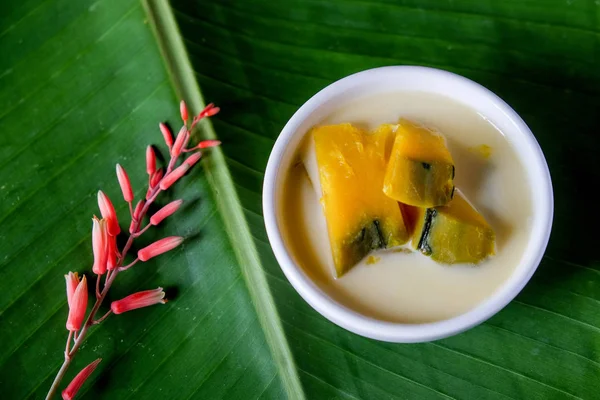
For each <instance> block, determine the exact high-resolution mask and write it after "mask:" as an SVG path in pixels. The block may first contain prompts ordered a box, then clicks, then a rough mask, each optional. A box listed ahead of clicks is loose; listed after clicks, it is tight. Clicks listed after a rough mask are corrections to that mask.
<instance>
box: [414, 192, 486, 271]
mask: <svg viewBox="0 0 600 400" xmlns="http://www.w3.org/2000/svg"><path fill="white" fill-rule="evenodd" d="M411 211H412V212H413V213H415V215H416V225H415V230H414V233H413V238H412V246H413V247H414V248H415V249H417V250H419V251H421V252H422V253H423V254H425V255H428V256H430V257H431V258H432V259H433V260H435V261H437V262H440V263H444V264H456V263H468V264H477V263H479V262H481V261H482V260H484V259H485V258H487V257H488V256H491V255H493V254H494V247H495V234H494V230H493V229H492V227H491V226H490V225H489V224H488V223H487V221H486V220H485V218H484V217H483V216H482V215H481V214H479V213H478V212H477V210H476V209H475V208H474V207H473V206H472V205H471V204H470V203H469V201H468V200H467V199H466V198H465V197H464V195H463V194H462V193H460V191H458V190H457V191H456V193H455V194H454V198H453V199H452V201H451V202H450V203H448V204H447V205H445V206H440V207H435V208H418V207H412V210H411Z"/></svg>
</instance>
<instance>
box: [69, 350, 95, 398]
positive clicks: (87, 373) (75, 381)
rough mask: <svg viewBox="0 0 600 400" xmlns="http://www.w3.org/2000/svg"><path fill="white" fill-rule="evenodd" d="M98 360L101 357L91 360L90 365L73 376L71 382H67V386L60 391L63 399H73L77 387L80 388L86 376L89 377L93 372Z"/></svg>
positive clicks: (77, 389)
mask: <svg viewBox="0 0 600 400" xmlns="http://www.w3.org/2000/svg"><path fill="white" fill-rule="evenodd" d="M100 361H102V359H101V358H99V359H97V360H96V361H94V362H92V363H91V364H90V365H88V366H87V367H85V368H84V369H82V370H81V371H80V372H79V373H78V374H77V376H75V378H73V380H72V381H71V383H69V386H67V388H66V389H65V390H63V391H62V393H61V394H62V398H63V400H73V399H74V398H75V396H76V395H77V392H78V391H79V389H81V386H83V384H84V383H85V381H86V380H87V378H89V377H90V375H91V374H92V373H93V372H94V370H95V369H96V367H97V366H98V364H100Z"/></svg>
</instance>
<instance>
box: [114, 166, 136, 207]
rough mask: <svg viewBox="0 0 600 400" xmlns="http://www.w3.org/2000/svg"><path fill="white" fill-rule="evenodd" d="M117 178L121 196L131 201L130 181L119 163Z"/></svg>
mask: <svg viewBox="0 0 600 400" xmlns="http://www.w3.org/2000/svg"><path fill="white" fill-rule="evenodd" d="M117 179H118V180H119V186H121V192H123V198H124V199H125V201H126V202H128V203H129V202H131V201H133V190H132V189H131V182H130V181H129V176H128V175H127V172H125V169H124V168H123V167H121V165H119V164H117Z"/></svg>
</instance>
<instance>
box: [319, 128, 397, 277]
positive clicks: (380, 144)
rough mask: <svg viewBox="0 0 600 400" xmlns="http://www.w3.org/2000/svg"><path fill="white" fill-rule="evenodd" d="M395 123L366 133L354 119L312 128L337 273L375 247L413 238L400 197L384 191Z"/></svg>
mask: <svg viewBox="0 0 600 400" xmlns="http://www.w3.org/2000/svg"><path fill="white" fill-rule="evenodd" d="M395 129H396V125H382V126H380V127H379V128H378V129H377V130H376V131H375V132H373V133H367V132H365V131H363V130H361V129H359V128H357V127H355V126H352V125H351V124H340V125H328V126H321V127H316V128H314V129H313V131H312V135H313V140H314V145H315V152H316V160H317V165H318V169H319V180H320V185H321V190H322V198H321V203H322V205H323V209H324V213H325V218H326V220H327V230H328V234H329V241H330V244H331V251H332V255H333V261H334V264H335V269H336V273H337V276H338V277H341V276H342V275H343V274H344V273H346V272H347V271H348V270H350V269H351V268H352V267H353V266H354V265H355V264H356V263H358V262H359V261H360V260H361V259H363V258H364V257H365V256H366V255H367V254H368V253H369V252H371V251H372V250H375V249H381V248H388V247H394V246H398V245H401V244H404V243H406V242H407V241H408V233H407V231H406V227H405V226H404V220H403V218H402V213H401V211H400V207H399V205H398V203H397V202H396V201H395V200H393V199H391V198H389V197H387V196H385V195H384V194H383V191H382V187H383V177H384V174H385V166H386V163H387V158H388V156H389V153H390V151H391V148H392V144H393V140H394V135H395V132H394V131H395Z"/></svg>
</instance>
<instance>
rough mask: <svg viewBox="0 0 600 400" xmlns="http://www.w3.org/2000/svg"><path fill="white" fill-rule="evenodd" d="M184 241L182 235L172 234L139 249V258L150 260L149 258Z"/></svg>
mask: <svg viewBox="0 0 600 400" xmlns="http://www.w3.org/2000/svg"><path fill="white" fill-rule="evenodd" d="M181 242H183V238H182V237H180V236H170V237H166V238H164V239H160V240H158V241H156V242H154V243H152V244H151V245H150V246H146V247H144V248H143V249H141V250H140V251H138V258H139V259H140V261H148V260H149V259H151V258H153V257H156V256H159V255H161V254H163V253H166V252H167V251H169V250H173V249H174V248H175V247H177V246H179V245H180V244H181Z"/></svg>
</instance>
